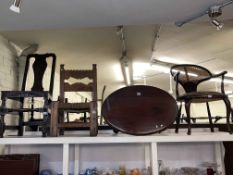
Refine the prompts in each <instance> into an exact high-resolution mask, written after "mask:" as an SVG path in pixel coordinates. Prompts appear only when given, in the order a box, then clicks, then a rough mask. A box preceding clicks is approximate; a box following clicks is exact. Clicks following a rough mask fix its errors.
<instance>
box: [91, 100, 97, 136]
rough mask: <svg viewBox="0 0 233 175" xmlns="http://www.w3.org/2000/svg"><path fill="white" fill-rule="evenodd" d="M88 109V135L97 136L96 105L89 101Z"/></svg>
mask: <svg viewBox="0 0 233 175" xmlns="http://www.w3.org/2000/svg"><path fill="white" fill-rule="evenodd" d="M90 105H91V109H90V111H91V112H90V136H97V134H98V116H97V106H96V105H95V104H94V103H91V104H90Z"/></svg>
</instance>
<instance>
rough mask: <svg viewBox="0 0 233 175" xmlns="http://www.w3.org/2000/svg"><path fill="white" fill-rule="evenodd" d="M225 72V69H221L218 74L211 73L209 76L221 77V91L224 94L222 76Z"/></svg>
mask: <svg viewBox="0 0 233 175" xmlns="http://www.w3.org/2000/svg"><path fill="white" fill-rule="evenodd" d="M226 73H227V71H223V72H220V73H218V74H214V75H212V77H211V78H218V77H221V92H222V93H223V94H225V89H224V77H225V74H226Z"/></svg>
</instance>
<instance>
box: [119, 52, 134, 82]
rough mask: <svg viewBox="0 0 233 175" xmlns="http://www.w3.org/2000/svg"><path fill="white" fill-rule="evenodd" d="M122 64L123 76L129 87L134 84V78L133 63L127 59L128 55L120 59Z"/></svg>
mask: <svg viewBox="0 0 233 175" xmlns="http://www.w3.org/2000/svg"><path fill="white" fill-rule="evenodd" d="M120 62H121V70H122V74H123V77H124V80H125V84H126V85H127V86H130V85H132V84H133V80H132V78H133V76H132V72H133V71H132V62H131V60H130V59H129V58H127V57H126V55H123V56H122V58H121V59H120Z"/></svg>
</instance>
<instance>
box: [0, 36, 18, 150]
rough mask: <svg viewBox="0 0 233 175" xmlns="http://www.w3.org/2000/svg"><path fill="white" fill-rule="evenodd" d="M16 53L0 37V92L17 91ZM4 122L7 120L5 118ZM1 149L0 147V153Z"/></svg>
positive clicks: (5, 40) (6, 41) (7, 42)
mask: <svg viewBox="0 0 233 175" xmlns="http://www.w3.org/2000/svg"><path fill="white" fill-rule="evenodd" d="M17 67H18V66H17V62H16V52H15V50H14V48H13V47H12V46H11V45H10V43H9V41H8V40H7V39H5V38H4V37H2V36H1V35H0V91H2V90H17V87H18V68H17ZM6 122H8V119H7V118H6ZM1 152H2V149H1V147H0V153H1Z"/></svg>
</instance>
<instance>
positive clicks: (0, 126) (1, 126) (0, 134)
mask: <svg viewBox="0 0 233 175" xmlns="http://www.w3.org/2000/svg"><path fill="white" fill-rule="evenodd" d="M4 130H5V124H4V115H1V117H0V138H3V134H4Z"/></svg>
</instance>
